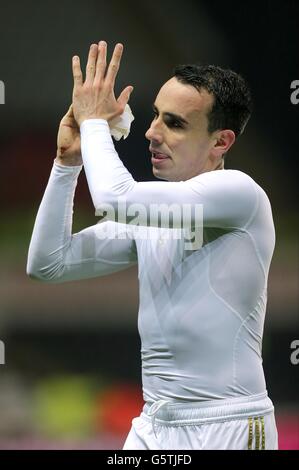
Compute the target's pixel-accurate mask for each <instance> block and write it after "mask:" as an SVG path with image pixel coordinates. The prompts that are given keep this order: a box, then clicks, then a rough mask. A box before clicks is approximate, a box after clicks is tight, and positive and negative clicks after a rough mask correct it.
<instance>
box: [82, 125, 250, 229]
mask: <svg viewBox="0 0 299 470" xmlns="http://www.w3.org/2000/svg"><path fill="white" fill-rule="evenodd" d="M80 131H81V149H82V158H83V162H84V169H85V173H86V177H87V181H88V185H89V190H90V194H91V197H92V200H93V203H94V206H95V209H96V214H97V215H102V214H103V212H104V211H107V207H112V208H113V210H114V212H113V211H111V214H113V213H114V214H116V216H117V214H118V212H119V211H120V207H126V208H127V209H128V208H131V209H132V211H131V212H134V208H136V211H138V206H139V207H140V206H143V208H144V210H143V211H140V212H138V216H139V217H138V218H137V219H136V220H137V221H138V224H140V225H145V226H146V225H156V223H155V221H154V222H153V219H150V222H149V214H150V212H151V208H153V206H154V205H156V206H159V205H166V206H167V207H169V208H170V207H171V206H172V207H173V205H175V206H176V207H179V208H181V209H182V210H181V211H180V210H174V211H173V212H172V214H173V225H172V227H174V228H181V227H182V220H183V207H184V205H187V206H189V208H191V217H192V220H191V225H192V226H197V225H201V224H202V220H200V221H198V220H197V218H196V215H197V214H198V213H199V212H197V211H196V206H199V205H202V208H203V225H204V226H210V227H224V228H236V227H243V226H244V225H246V223H248V222H249V220H250V218H251V216H252V214H253V212H254V210H255V209H256V205H257V189H256V187H257V185H256V183H254V181H253V180H252V179H251V178H250V177H249V176H248V175H246V174H245V173H242V172H241V171H237V170H217V171H210V172H206V173H202V174H200V175H198V176H196V177H194V178H191V179H189V180H187V181H180V182H164V181H150V182H136V181H135V180H134V179H133V177H132V175H131V174H130V173H129V171H128V170H127V169H126V167H125V166H124V165H123V163H122V162H121V160H120V158H119V156H118V154H117V152H116V150H115V148H114V144H113V141H112V138H111V135H110V132H109V126H108V123H107V121H105V120H103V119H90V120H86V121H83V123H82V124H81V127H80ZM138 158H139V157H138ZM142 158H144V157H142ZM122 215H123V214H122ZM131 216H132V213H131ZM107 218H108V219H109V218H110V220H112V217H109V212H108V213H107ZM165 220H166V223H168V220H167V218H166V219H165ZM124 222H126V223H129V222H130V223H132V224H133V223H134V221H132V220H131V219H130V218H129V216H128V217H127V219H126V220H125V221H124ZM159 223H160V226H162V227H163V221H162V222H161V221H159ZM164 226H165V227H166V228H169V225H167V226H166V225H164Z"/></svg>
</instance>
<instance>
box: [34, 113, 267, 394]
mask: <svg viewBox="0 0 299 470" xmlns="http://www.w3.org/2000/svg"><path fill="white" fill-rule="evenodd" d="M81 145H82V156H83V161H84V167H85V172H86V175H87V178H88V183H89V188H90V191H91V195H92V198H93V201H94V204H95V208H96V210H97V211H99V212H101V211H102V208H103V207H104V206H105V204H111V205H113V206H115V207H116V204H117V199H118V197H119V196H121V197H122V198H124V199H125V201H126V202H127V206H129V205H130V204H133V203H136V202H138V203H142V204H144V205H145V207H148V206H149V204H151V203H153V202H154V203H157V204H160V203H166V204H170V203H171V204H172V203H176V204H181V205H182V204H183V203H186V204H191V205H192V204H202V205H203V224H204V229H203V246H202V247H200V248H199V249H196V250H186V249H185V241H184V238H183V237H181V238H178V239H174V238H173V237H169V239H167V237H165V239H162V238H163V235H165V233H166V234H167V232H168V231H169V230H171V229H168V228H167V227H162V228H157V227H147V228H146V229H145V230H146V231H148V232H150V236H149V237H148V238H147V239H139V238H135V240H134V239H133V240H132V238H133V237H134V231H132V226H131V225H126V224H122V225H120V224H116V223H115V222H113V221H108V222H104V223H103V224H98V225H96V226H94V227H90V228H88V229H86V231H82V232H80V234H75V235H73V236H71V233H70V232H71V229H70V220H71V212H72V198H73V193H74V187H75V180H76V178H77V175H78V172H79V170H78V169H73V168H67V167H65V168H62V167H60V166H59V165H56V164H55V165H54V168H53V171H52V175H51V177H50V181H49V185H48V188H47V191H46V193H45V196H44V199H43V201H42V204H41V207H40V209H39V214H38V217H37V221H36V224H35V228H34V232H33V237H32V241H31V245H30V250H29V258H28V268H27V269H28V272H31V274H32V275H33V276H34V275H36V277H39V274H38V273H42V275H41V276H40V277H41V278H42V279H43V280H49V281H52V282H55V280H56V282H59V281H66V280H68V279H70V280H71V279H74V278H76V279H78V278H80V277H89V276H90V277H93V276H97V275H101V274H105V273H109V271H110V269H111V271H110V272H112V268H111V265H110V264H109V262H111V261H112V264H113V262H114V263H116V264H113V268H114V270H117V269H121V268H124V267H126V266H129V265H131V264H132V263H135V262H136V259H138V277H139V288H140V307H139V320H138V327H139V333H140V337H141V343H142V350H141V354H142V378H143V392H144V398H145V400H146V401H149V402H152V401H156V400H159V399H166V400H167V399H177V400H183V401H200V400H213V399H221V398H230V397H240V396H248V395H255V394H259V393H263V392H265V390H266V385H265V379H264V373H263V367H262V357H261V346H262V336H263V325H264V317H265V310H266V299H267V277H268V271H269V266H270V262H271V257H272V253H273V249H274V243H275V235H274V226H273V220H272V214H271V206H270V203H269V200H268V198H267V196H266V194H265V193H264V191H263V190H262V189H261V188H260V187H259V186H258V185H257V184H256V183H255V182H254V181H253V180H252V179H251V178H250V177H249V176H248V175H246V174H244V173H242V172H240V171H236V170H219V171H212V172H209V173H203V174H201V175H198V176H196V177H194V178H192V179H190V180H188V181H184V182H180V183H167V182H146V183H137V182H135V181H134V179H133V178H132V176H131V175H130V173H129V172H128V171H127V170H126V168H125V167H124V166H123V164H122V162H121V161H120V160H119V157H118V155H117V153H116V151H115V149H114V145H113V142H112V140H111V137H110V135H109V130H108V126H107V123H106V122H105V121H102V120H90V121H85V122H84V123H83V124H82V125H81ZM62 174H63V176H62ZM59 192H60V200H59V201H58V199H57V200H56V204H58V206H59V207H57V208H55V197H56V194H57V193H59ZM63 194H64V196H63ZM50 206H51V209H50ZM47 211H48V212H49V211H50V212H51V214H50V215H51V218H49V214H48V213H47ZM59 214H60V215H59ZM42 220H43V221H44V222H43V223H41V222H40V221H42ZM139 222H140V220H139ZM146 222H147V220H144V221H143V223H144V225H146ZM193 223H196V221H195V220H193ZM100 225H102V227H105V226H108V227H110V228H111V229H113V227H114V226H116V225H117V226H119V225H120V227H121V230H122V231H124V232H127V233H128V234H130V236H129V237H128V238H127V239H126V240H120V239H114V240H111V239H108V237H107V239H104V240H100V239H99V238H98V237H97V235H96V229H97V228H98V227H99V226H100ZM49 227H51V233H50V234H49V230H48V229H49ZM66 227H68V228H67V229H66ZM178 230H179V229H178ZM84 233H85V234H88V237H87V240H88V243H87V246H88V247H90V246H92V251H91V252H88V256H87V258H86V257H85V256H82V251H84V252H86V249H87V248H86V247H85V250H83V249H82V246H81V244H82V241H80V240H81V239H82V240H84ZM92 233H93V234H94V235H92ZM132 234H133V235H132ZM49 236H50V238H51V250H49V249H45V247H44V245H45V244H46V243H45V242H46V241H47V240H48V239H49ZM90 236H91V238H90ZM76 240H77V244H76ZM83 245H84V243H83ZM51 256H55V257H56V261H55V260H54V259H53V258H52V259H51ZM118 260H119V261H120V262H121V263H122V264H121V265H120V266H118V265H117V262H118ZM80 270H82V271H81V273H80Z"/></svg>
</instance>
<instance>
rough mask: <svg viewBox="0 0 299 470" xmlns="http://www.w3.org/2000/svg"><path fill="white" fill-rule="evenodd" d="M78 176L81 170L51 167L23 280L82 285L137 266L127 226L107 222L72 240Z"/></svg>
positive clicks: (85, 231) (133, 246)
mask: <svg viewBox="0 0 299 470" xmlns="http://www.w3.org/2000/svg"><path fill="white" fill-rule="evenodd" d="M80 170H81V166H80V167H79V166H77V167H67V166H62V165H59V164H56V163H55V162H54V165H53V168H52V171H51V175H50V178H49V182H48V185H47V188H46V191H45V193H44V196H43V199H42V201H41V204H40V207H39V210H38V213H37V216H36V220H35V224H34V229H33V233H32V237H31V242H30V246H29V252H28V260H27V274H28V275H29V276H30V277H32V278H33V279H38V280H41V281H45V282H52V283H56V282H64V281H72V280H76V279H85V278H91V277H96V276H102V275H105V274H110V273H113V272H116V271H120V270H123V269H126V268H128V267H130V266H132V265H134V264H136V262H137V256H136V252H135V242H134V240H132V239H131V238H129V237H127V236H125V235H126V233H125V232H126V229H127V227H126V226H125V225H124V226H121V225H120V224H114V223H113V222H110V221H108V222H104V223H99V224H96V225H94V226H92V227H88V228H86V229H84V230H82V231H81V232H79V233H75V234H73V235H72V233H71V232H72V218H73V200H74V194H75V188H76V185H77V179H78V176H79V173H80ZM116 226H117V229H118V230H117V231H116V230H114V229H115V227H116ZM115 234H116V235H117V236H119V234H121V235H123V238H121V237H119V238H116V237H115Z"/></svg>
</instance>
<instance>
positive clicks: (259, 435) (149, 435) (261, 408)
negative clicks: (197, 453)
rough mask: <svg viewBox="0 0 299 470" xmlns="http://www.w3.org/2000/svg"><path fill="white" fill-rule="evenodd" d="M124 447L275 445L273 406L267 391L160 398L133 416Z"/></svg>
mask: <svg viewBox="0 0 299 470" xmlns="http://www.w3.org/2000/svg"><path fill="white" fill-rule="evenodd" d="M219 402H221V405H220V404H219ZM123 449H124V450H137V449H138V450H149V449H150V450H167V449H172V450H176V449H185V450H204V449H206V450H229V449H230V450H248V449H249V450H251V449H252V450H254V449H256V450H258V449H272V450H275V449H278V436H277V429H276V424H275V418H274V407H273V404H272V402H271V400H270V399H269V398H268V396H267V394H266V393H264V394H259V395H252V396H249V397H242V398H232V399H228V400H213V401H208V402H197V403H194V404H193V403H192V404H189V403H188V404H186V403H180V402H173V401H171V402H169V401H166V400H159V401H157V402H155V403H153V404H151V405H148V404H145V405H144V408H143V411H142V413H141V415H140V416H139V417H138V418H134V419H133V421H132V428H131V430H130V432H129V434H128V437H127V439H126V442H125V444H124V447H123Z"/></svg>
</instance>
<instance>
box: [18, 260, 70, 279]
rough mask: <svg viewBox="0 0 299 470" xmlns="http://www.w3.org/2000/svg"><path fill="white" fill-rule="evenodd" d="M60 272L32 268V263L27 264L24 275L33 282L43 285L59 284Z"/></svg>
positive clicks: (46, 268)
mask: <svg viewBox="0 0 299 470" xmlns="http://www.w3.org/2000/svg"><path fill="white" fill-rule="evenodd" d="M59 271H60V270H57V269H55V270H53V269H49V268H48V267H44V268H43V267H40V266H34V264H33V263H29V262H28V263H27V266H26V274H27V276H28V277H29V278H30V279H32V280H33V281H39V282H43V283H52V284H54V283H59V282H60V281H59V279H60V277H61V275H60V274H59Z"/></svg>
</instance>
